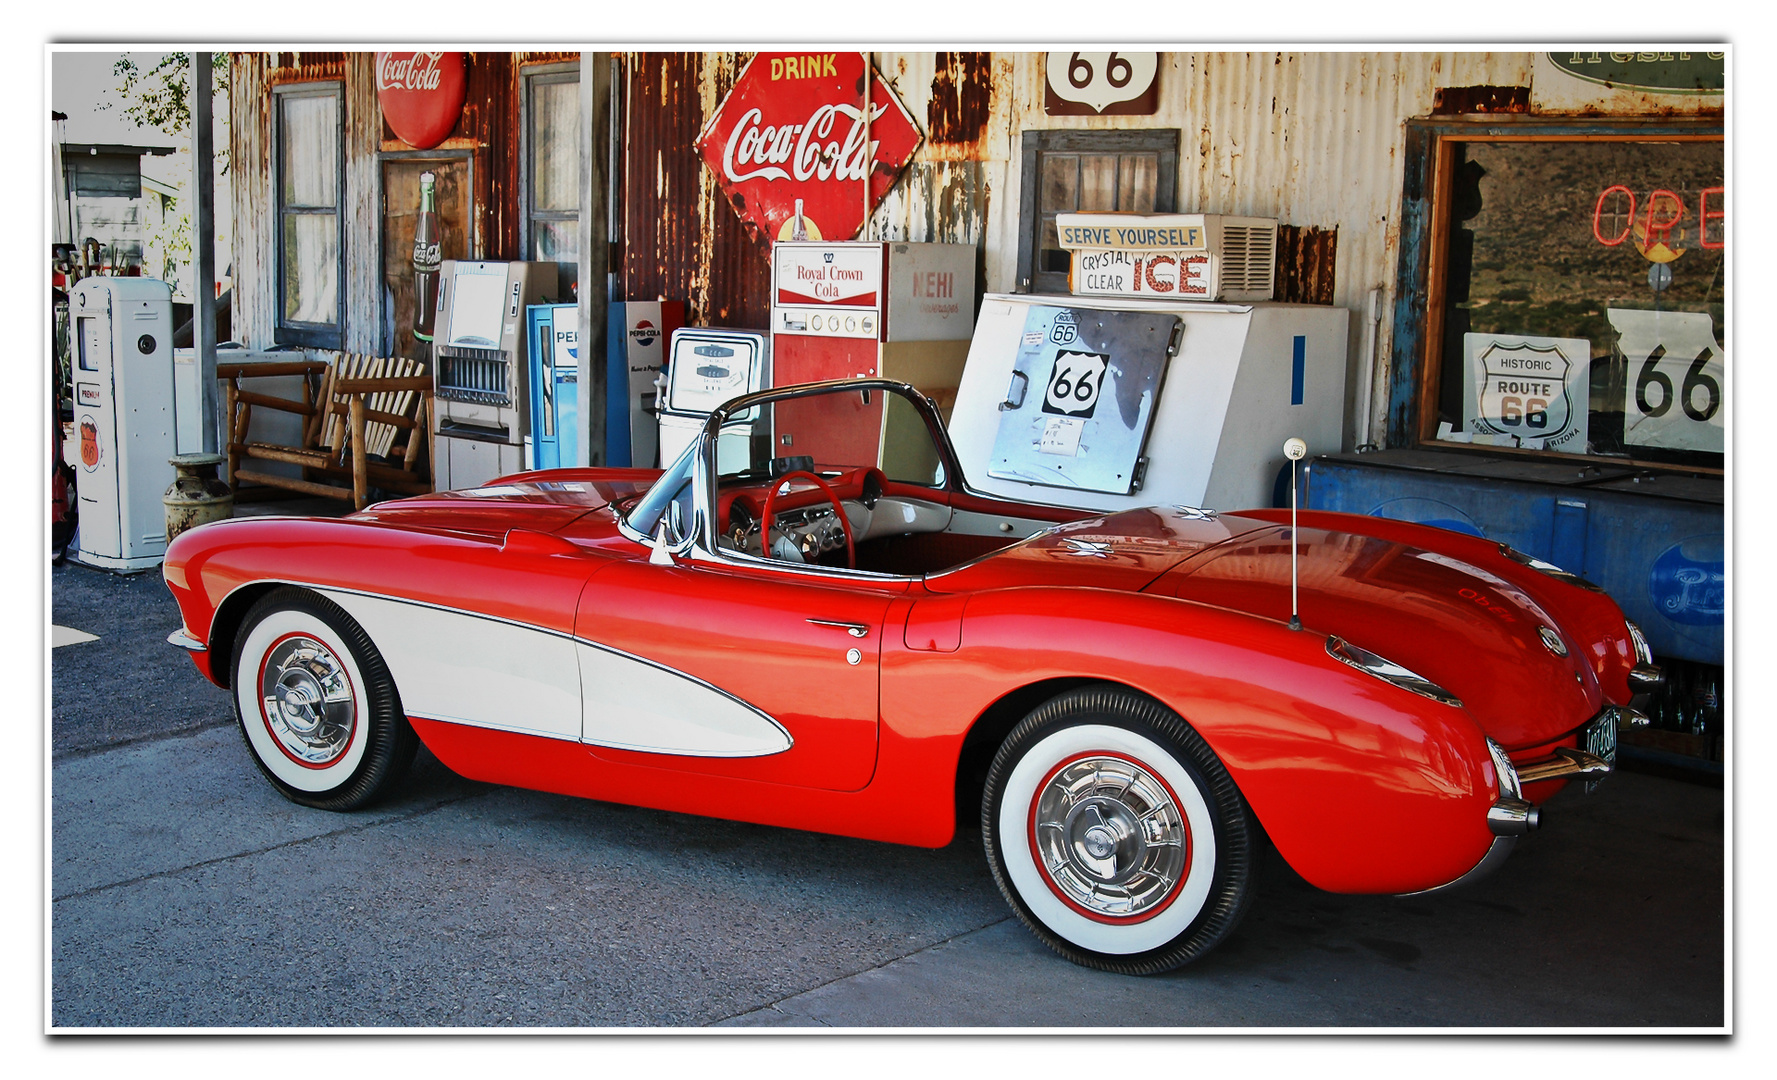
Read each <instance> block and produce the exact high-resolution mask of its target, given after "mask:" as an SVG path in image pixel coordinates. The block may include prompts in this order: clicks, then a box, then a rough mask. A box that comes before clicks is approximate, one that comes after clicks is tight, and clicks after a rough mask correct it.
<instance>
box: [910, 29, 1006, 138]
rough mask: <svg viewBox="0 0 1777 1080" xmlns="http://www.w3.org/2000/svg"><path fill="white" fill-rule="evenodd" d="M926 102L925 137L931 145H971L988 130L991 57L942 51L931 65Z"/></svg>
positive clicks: (985, 54) (991, 71)
mask: <svg viewBox="0 0 1777 1080" xmlns="http://www.w3.org/2000/svg"><path fill="white" fill-rule="evenodd" d="M933 66H934V67H935V69H936V71H935V73H934V74H933V76H932V84H931V98H930V100H929V101H927V102H926V138H928V139H930V140H931V142H932V145H933V146H955V145H958V144H962V145H971V144H973V143H975V142H977V141H979V140H980V138H981V135H982V133H983V132H984V131H986V129H987V112H988V107H989V105H990V104H991V101H992V96H993V57H992V55H991V54H989V53H984V52H941V53H939V54H938V55H937V58H936V60H935V62H934V65H933Z"/></svg>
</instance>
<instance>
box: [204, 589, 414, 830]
mask: <svg viewBox="0 0 1777 1080" xmlns="http://www.w3.org/2000/svg"><path fill="white" fill-rule="evenodd" d="M233 660H234V666H233V668H232V672H231V675H232V678H231V681H230V685H231V686H232V688H233V692H234V702H235V718H236V719H237V720H238V721H239V722H240V725H241V734H242V736H243V737H244V738H245V739H246V741H247V748H248V749H249V750H251V751H252V753H253V760H254V761H255V762H256V763H257V764H258V765H259V771H260V772H262V773H264V774H265V776H266V779H268V780H270V781H271V782H272V784H273V786H275V787H276V788H277V789H278V790H279V791H280V792H282V793H283V794H284V796H285V797H286V798H288V799H290V800H291V801H293V802H298V803H301V804H303V805H304V806H313V807H318V808H320V809H323V810H356V809H358V808H360V807H363V806H368V805H369V804H370V803H372V802H374V801H376V800H377V799H378V798H381V797H382V796H383V795H385V794H387V792H388V791H389V790H390V788H392V787H393V786H394V785H395V783H396V782H397V781H399V780H400V779H401V777H402V776H403V775H404V774H405V773H406V771H407V767H408V765H409V763H411V762H412V761H413V755H414V752H415V751H416V750H417V749H418V748H419V740H418V738H417V737H416V736H415V735H414V733H413V728H412V727H411V726H410V725H409V724H408V722H407V717H406V716H405V715H403V713H402V711H401V700H400V697H399V695H397V694H396V692H395V683H394V680H393V679H391V678H390V677H389V671H388V667H387V666H386V665H385V664H384V663H383V659H382V656H381V654H379V653H378V652H377V651H376V646H375V645H373V644H372V643H371V641H370V637H369V635H367V634H365V633H364V630H363V628H361V627H360V626H359V625H358V624H357V623H356V622H355V621H353V619H352V617H351V616H350V615H347V614H346V613H345V612H344V611H343V610H341V609H340V607H339V606H338V605H337V604H334V603H333V602H332V601H330V600H328V599H326V598H325V597H322V596H320V595H318V594H316V593H313V592H310V591H308V590H307V589H296V588H282V589H278V590H276V591H274V592H272V593H269V594H268V595H266V596H265V597H263V598H262V599H261V600H260V601H259V602H258V603H256V604H254V605H253V608H252V610H250V611H248V612H247V618H246V621H245V622H244V623H243V625H242V628H241V632H240V633H239V634H237V635H236V636H235V650H234V658H233Z"/></svg>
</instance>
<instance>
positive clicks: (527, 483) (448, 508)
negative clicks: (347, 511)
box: [350, 469, 659, 538]
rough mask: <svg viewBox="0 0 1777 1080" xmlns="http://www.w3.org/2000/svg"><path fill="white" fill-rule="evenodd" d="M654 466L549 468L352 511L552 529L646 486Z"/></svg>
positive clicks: (482, 530) (445, 527)
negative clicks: (480, 484)
mask: <svg viewBox="0 0 1777 1080" xmlns="http://www.w3.org/2000/svg"><path fill="white" fill-rule="evenodd" d="M658 475H659V472H658V470H654V469H552V470H549V471H547V472H530V473H520V474H517V475H515V476H509V477H502V478H500V479H498V480H493V481H490V482H489V483H486V484H483V485H482V486H481V487H476V488H464V489H462V490H460V491H441V492H438V493H436V494H432V495H418V496H415V497H413V498H410V499H397V500H394V501H391V502H383V503H377V504H376V505H375V506H372V507H370V508H369V509H366V510H362V511H360V512H358V513H356V514H352V515H350V518H351V519H352V520H357V521H370V522H376V523H378V524H383V525H395V526H400V527H403V528H412V529H427V530H442V531H446V532H451V533H457V534H464V535H470V536H476V537H488V538H499V537H503V536H504V535H505V534H506V532H507V531H508V530H511V529H528V530H530V531H532V532H541V533H556V532H560V531H561V530H563V529H565V528H567V527H568V526H569V525H572V524H573V523H574V522H575V521H578V520H579V519H580V518H581V517H583V516H585V515H586V514H588V513H591V512H592V511H594V510H600V509H603V508H604V507H606V506H609V505H611V503H613V502H615V501H618V500H621V499H627V498H629V497H631V496H633V495H637V494H640V493H641V492H644V491H646V490H648V486H649V485H650V484H652V483H653V482H654V479H655V477H657V476H658Z"/></svg>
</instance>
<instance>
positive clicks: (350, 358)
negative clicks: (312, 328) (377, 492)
mask: <svg viewBox="0 0 1777 1080" xmlns="http://www.w3.org/2000/svg"><path fill="white" fill-rule="evenodd" d="M332 355H333V359H332V360H331V361H324V360H300V361H291V362H288V363H278V362H273V363H263V364H218V365H217V367H216V376H217V378H218V379H221V380H224V381H225V382H226V384H227V385H226V386H225V387H224V389H223V400H224V414H225V415H226V416H227V417H228V473H229V479H230V483H232V484H234V485H236V487H237V489H238V488H239V486H240V484H241V483H242V482H243V481H246V482H248V483H252V484H259V485H265V486H268V487H273V488H280V489H283V490H286V491H293V492H297V493H299V494H304V495H319V496H322V497H325V498H330V499H349V500H351V502H352V505H353V508H354V509H357V510H362V509H364V507H365V506H367V505H369V502H370V488H371V487H372V486H373V485H374V486H375V487H378V488H382V489H384V490H387V491H394V492H400V493H402V494H409V495H422V494H425V493H427V492H429V491H431V490H432V476H431V462H432V445H431V444H432V430H431V429H432V425H431V423H430V418H431V412H432V376H431V375H430V374H428V373H427V372H426V370H425V364H424V363H423V362H422V361H419V360H411V359H405V358H389V357H373V356H364V355H361V354H357V353H335V354H332ZM279 375H283V376H289V375H300V376H302V377H303V379H302V391H301V393H302V398H301V400H298V401H292V400H289V399H287V398H281V397H276V396H273V395H270V394H262V393H258V392H255V391H252V390H246V389H243V388H242V387H241V382H242V380H244V379H253V378H257V377H269V376H279ZM311 389H313V391H314V392H313V396H312V397H311V396H310V391H311ZM255 407H258V408H262V409H274V410H278V411H281V412H288V413H295V414H297V415H299V416H303V417H305V418H306V419H305V421H304V423H303V429H302V442H301V445H297V446H284V445H279V444H276V443H266V442H249V441H248V440H247V430H248V426H249V425H250V424H251V423H252V419H253V409H254V408H255ZM403 435H405V436H406V440H405V442H403V443H401V444H400V445H397V444H396V440H397V439H398V438H401V437H402V436H403ZM422 444H423V446H424V453H423V454H422V452H421V451H422ZM373 457H374V458H377V459H378V460H374V461H373V460H371V459H372V458H373ZM243 458H247V459H257V460H262V461H282V462H288V463H290V464H293V465H300V466H302V471H303V477H302V478H301V479H297V478H295V477H290V476H280V475H277V474H275V473H267V472H259V471H257V470H251V469H243V468H241V460H242V459H243ZM329 478H331V479H337V480H338V481H340V482H341V483H339V484H328V483H321V482H318V480H319V479H329ZM348 480H349V481H350V483H351V487H349V488H347V487H344V486H342V485H343V482H345V481H348ZM246 490H247V491H248V492H249V493H251V492H252V491H254V490H255V489H253V488H248V489H246Z"/></svg>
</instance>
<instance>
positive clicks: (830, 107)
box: [697, 52, 922, 240]
mask: <svg viewBox="0 0 1777 1080" xmlns="http://www.w3.org/2000/svg"><path fill="white" fill-rule="evenodd" d="M865 70H866V66H865V60H864V54H863V53H847V52H817V53H759V54H758V55H756V56H754V57H753V59H752V61H751V62H750V63H749V64H748V65H747V67H746V70H744V71H742V72H741V73H740V78H739V79H737V80H735V83H734V89H733V90H731V91H729V94H728V97H727V98H725V99H724V100H723V102H722V104H721V106H720V107H718V108H717V109H716V112H715V115H713V116H711V117H710V119H709V122H708V123H706V124H705V125H704V129H703V133H702V134H700V135H699V136H698V138H697V149H698V152H699V153H701V154H702V155H703V160H704V164H706V165H708V166H709V169H710V171H711V172H712V173H714V174H715V175H716V182H717V183H718V184H719V185H720V186H721V188H722V191H723V192H724V193H725V194H727V196H728V201H729V202H730V203H731V204H732V205H733V206H734V211H735V213H737V214H739V215H740V217H741V220H742V221H744V222H746V223H747V224H748V225H749V226H751V227H752V228H754V229H758V230H760V231H762V232H764V233H765V235H766V236H767V237H769V238H771V239H772V240H789V239H792V238H795V239H809V240H823V239H824V240H849V239H851V238H852V237H854V236H856V235H857V233H858V230H859V229H860V228H862V227H863V224H864V219H865V193H864V185H865V177H866V176H868V177H869V189H870V190H869V207H870V209H872V210H874V209H875V208H876V205H877V204H878V203H879V202H881V201H882V198H883V196H884V195H886V194H887V193H888V190H889V188H891V187H893V186H894V183H895V180H896V178H897V177H899V176H900V175H901V170H902V169H903V168H905V167H906V165H907V162H909V161H911V160H912V159H913V152H914V151H915V150H917V149H918V148H919V144H920V140H921V138H922V136H921V135H920V132H919V128H918V127H917V126H916V125H915V124H914V122H913V117H911V116H909V115H908V113H907V110H906V108H905V107H903V106H902V104H901V102H900V99H899V98H897V97H896V96H895V92H894V90H892V89H891V88H890V87H889V86H888V85H887V84H886V83H884V82H883V81H882V79H881V78H880V77H878V76H877V75H876V73H875V71H874V70H871V71H870V83H869V85H870V93H869V115H868V118H866V116H865V94H864V87H865V80H864V72H865ZM866 132H868V136H867V137H866ZM866 142H868V144H869V145H868V147H866V145H865V144H866ZM799 209H800V216H798V210H799Z"/></svg>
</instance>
